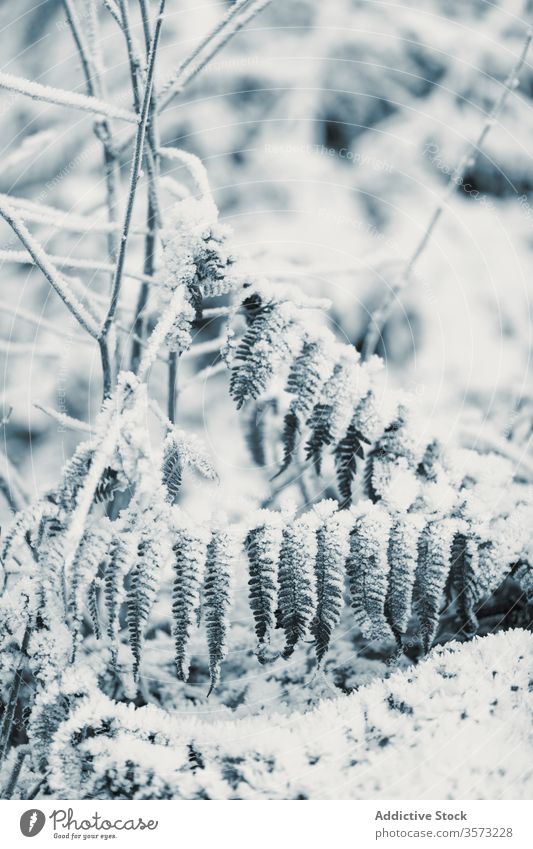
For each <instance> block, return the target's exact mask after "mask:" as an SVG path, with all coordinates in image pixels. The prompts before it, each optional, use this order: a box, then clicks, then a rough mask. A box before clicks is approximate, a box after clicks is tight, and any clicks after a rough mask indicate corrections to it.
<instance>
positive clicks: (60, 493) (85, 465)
mask: <svg viewBox="0 0 533 849" xmlns="http://www.w3.org/2000/svg"><path fill="white" fill-rule="evenodd" d="M93 456H94V446H93V445H92V443H90V442H82V443H80V445H78V447H77V448H76V450H75V452H74V454H73V455H72V457H71V459H70V460H69V461H68V462H67V463H66V464H65V466H64V468H63V471H62V474H61V484H60V486H59V488H58V490H57V493H56V494H55V496H54V500H55V501H56V502H57V504H59V505H60V506H61V507H62V508H63V509H64V510H69V509H72V506H73V505H74V504H75V502H76V496H77V495H78V492H79V491H80V489H81V487H82V486H83V484H84V482H85V478H86V477H87V474H88V472H89V467H90V465H91V462H92V459H93Z"/></svg>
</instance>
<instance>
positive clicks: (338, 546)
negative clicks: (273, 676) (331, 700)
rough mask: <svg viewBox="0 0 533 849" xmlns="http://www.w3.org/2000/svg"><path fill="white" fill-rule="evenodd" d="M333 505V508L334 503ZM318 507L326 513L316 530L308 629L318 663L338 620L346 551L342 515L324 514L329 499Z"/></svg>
mask: <svg viewBox="0 0 533 849" xmlns="http://www.w3.org/2000/svg"><path fill="white" fill-rule="evenodd" d="M333 505H334V507H333V509H335V507H336V504H335V503H334V502H333ZM320 507H321V511H320V512H321V513H322V515H323V514H324V512H325V513H326V515H325V516H324V515H323V520H322V522H321V524H320V525H319V526H318V528H317V531H316V540H317V551H316V558H315V581H316V608H315V615H314V618H313V621H312V622H311V629H310V630H311V633H312V635H313V637H314V638H315V652H316V657H317V661H318V664H319V665H320V664H321V663H322V660H323V659H324V657H325V655H326V653H327V651H328V649H329V644H330V641H331V635H332V633H333V631H334V629H335V627H336V625H337V623H338V621H339V619H340V615H341V610H342V604H343V598H342V596H343V590H344V569H343V567H344V562H345V560H346V557H347V554H348V538H347V535H348V528H347V525H346V522H345V521H344V520H343V514H339V513H336V512H334V513H333V515H327V513H328V512H329V509H328V508H329V504H328V502H322V504H321V505H320ZM324 507H325V508H326V510H324ZM319 515H320V514H319Z"/></svg>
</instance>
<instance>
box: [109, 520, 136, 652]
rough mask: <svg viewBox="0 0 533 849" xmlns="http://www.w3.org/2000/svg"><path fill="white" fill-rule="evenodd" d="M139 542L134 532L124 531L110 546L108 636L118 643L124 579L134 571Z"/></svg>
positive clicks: (124, 593)
mask: <svg viewBox="0 0 533 849" xmlns="http://www.w3.org/2000/svg"><path fill="white" fill-rule="evenodd" d="M138 544H139V540H138V537H137V534H136V533H135V532H134V531H130V530H125V531H124V530H123V531H122V532H121V533H118V534H116V535H115V537H114V539H113V540H112V542H111V545H110V546H109V558H108V560H107V563H106V566H105V570H104V576H103V585H104V602H105V612H106V620H107V622H106V632H107V636H108V637H109V638H110V639H111V640H112V641H113V642H116V640H117V637H118V630H119V612H120V606H121V604H122V602H123V601H124V599H125V597H126V590H125V587H124V579H125V577H126V575H127V574H128V572H129V571H130V570H131V569H132V566H133V563H134V562H135V557H136V554H137V547H138Z"/></svg>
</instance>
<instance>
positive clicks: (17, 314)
mask: <svg viewBox="0 0 533 849" xmlns="http://www.w3.org/2000/svg"><path fill="white" fill-rule="evenodd" d="M0 312H3V313H6V314H7V315H12V316H13V317H14V318H16V319H18V320H19V321H27V322H28V324H33V325H35V327H38V328H39V330H46V331H48V332H49V333H54V334H55V335H56V336H59V337H60V338H62V339H69V340H72V333H69V332H68V331H66V330H63V329H62V328H61V327H58V326H57V322H56V323H54V322H53V321H48V319H46V318H43V317H42V316H40V315H37V313H34V312H30V310H25V309H23V308H22V307H18V306H13V305H12V304H7V303H6V302H5V301H0ZM75 341H76V342H79V343H80V344H81V345H90V344H91V340H90V339H88V338H87V337H86V336H85V335H80V336H78V338H77V339H76V340H75Z"/></svg>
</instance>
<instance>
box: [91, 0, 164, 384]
mask: <svg viewBox="0 0 533 849" xmlns="http://www.w3.org/2000/svg"><path fill="white" fill-rule="evenodd" d="M165 4H166V0H161V2H160V5H159V12H158V15H157V21H156V26H155V30H154V36H153V39H152V44H151V47H150V55H149V57H148V67H147V71H146V83H145V88H144V95H143V101H142V109H141V114H140V120H139V126H138V128H137V135H136V139H135V150H134V154H133V160H132V166H131V176H130V189H129V194H128V201H127V204H126V213H125V216H124V225H123V228H122V235H121V238H120V246H119V251H118V257H117V265H116V269H115V276H114V280H113V288H112V292H111V299H110V303H109V309H108V311H107V315H106V317H105V319H104V322H103V325H102V328H101V330H100V334H99V339H100V340H102V341H105V339H106V338H107V336H108V334H109V331H110V329H111V325H112V323H113V319H114V317H115V313H116V310H117V306H118V300H119V297H120V287H121V283H122V275H123V270H124V262H125V258H126V248H127V242H128V236H129V231H130V225H131V219H132V215H133V207H134V204H135V196H136V192H137V185H138V182H139V178H140V174H141V165H142V159H143V150H144V140H145V135H146V125H147V121H148V113H149V109H150V102H151V97H152V86H153V81H154V70H155V57H156V54H157V48H158V45H159V39H160V36H161V27H162V24H163V14H164V11H165ZM110 391H111V374H110V373H109V372H107V373H106V371H105V370H104V396H108V395H109V393H110Z"/></svg>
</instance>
